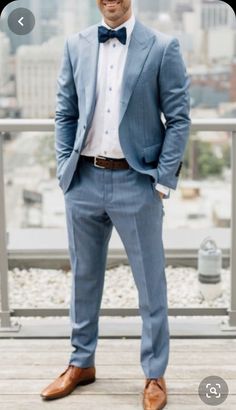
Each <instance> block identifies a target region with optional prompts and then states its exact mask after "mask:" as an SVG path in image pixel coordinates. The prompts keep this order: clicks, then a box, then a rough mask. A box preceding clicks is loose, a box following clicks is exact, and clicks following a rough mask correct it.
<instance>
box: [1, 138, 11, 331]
mask: <svg viewBox="0 0 236 410" xmlns="http://www.w3.org/2000/svg"><path fill="white" fill-rule="evenodd" d="M2 135H3V134H1V133H0V221H1V229H0V296H1V300H0V307H1V328H9V327H10V326H11V318H10V309H9V297H8V258H7V241H6V223H5V199H4V165H3V136H2Z"/></svg>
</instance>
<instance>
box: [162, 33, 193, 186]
mask: <svg viewBox="0 0 236 410" xmlns="http://www.w3.org/2000/svg"><path fill="white" fill-rule="evenodd" d="M189 85H190V79H189V77H188V75H187V72H186V67H185V64H184V61H183V58H182V55H181V52H180V44H179V40H178V39H177V38H175V37H173V38H172V39H171V40H170V42H169V43H168V44H167V46H166V48H165V51H164V54H163V58H162V62H161V67H160V73H159V90H160V105H161V107H160V108H161V111H162V112H163V114H164V117H165V120H166V123H165V128H166V130H165V139H164V142H163V146H162V151H161V154H160V157H159V163H158V167H157V182H158V183H160V184H163V185H165V186H168V187H169V188H172V189H176V186H177V182H178V177H179V173H180V169H181V166H182V161H181V160H182V158H183V155H184V151H185V147H186V144H187V141H188V137H189V130H190V125H191V120H190V117H189V111H190V95H189Z"/></svg>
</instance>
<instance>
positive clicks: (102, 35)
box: [98, 26, 127, 44]
mask: <svg viewBox="0 0 236 410" xmlns="http://www.w3.org/2000/svg"><path fill="white" fill-rule="evenodd" d="M110 38H117V39H118V40H119V41H120V42H121V43H122V44H126V39H127V34H126V27H122V28H120V29H119V30H109V29H108V28H106V27H104V26H99V27H98V41H99V43H105V42H106V41H107V40H109V39H110Z"/></svg>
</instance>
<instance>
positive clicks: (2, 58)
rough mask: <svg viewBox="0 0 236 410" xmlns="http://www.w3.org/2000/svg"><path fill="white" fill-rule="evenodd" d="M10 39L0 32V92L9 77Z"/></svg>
mask: <svg viewBox="0 0 236 410" xmlns="http://www.w3.org/2000/svg"><path fill="white" fill-rule="evenodd" d="M9 57H10V40H9V38H8V37H7V36H6V34H5V33H2V32H0V62H1V64H0V93H1V92H2V88H3V87H4V86H5V85H6V84H7V82H8V81H9V79H10V73H9V67H8V62H9Z"/></svg>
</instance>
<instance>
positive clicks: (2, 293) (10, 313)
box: [0, 119, 236, 331]
mask: <svg viewBox="0 0 236 410" xmlns="http://www.w3.org/2000/svg"><path fill="white" fill-rule="evenodd" d="M30 131H34V132H47V131H54V120H0V286H1V289H0V297H1V300H0V308H1V310H0V317H1V327H0V331H1V330H9V331H10V330H11V329H12V330H14V329H13V326H12V324H11V317H15V316H22V317H23V316H42V317H47V316H68V312H69V310H68V309H62V308H55V309H52V308H45V309H40V308H35V309H26V308H25V309H20V308H17V309H14V310H11V309H10V307H9V292H8V250H7V240H6V219H5V198H4V166H3V138H1V136H2V133H3V132H30ZM191 131H193V132H194V131H227V132H230V133H231V136H232V148H231V170H232V181H231V190H232V197H231V198H232V199H231V249H230V273H231V300H230V308H229V309H227V308H226V307H225V308H171V309H169V310H168V313H169V315H172V316H191V315H192V316H228V326H229V328H230V327H231V328H233V327H236V120H235V119H195V120H192V125H191ZM100 315H101V316H137V315H139V311H138V309H130V308H122V309H118V308H112V309H101V311H100Z"/></svg>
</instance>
